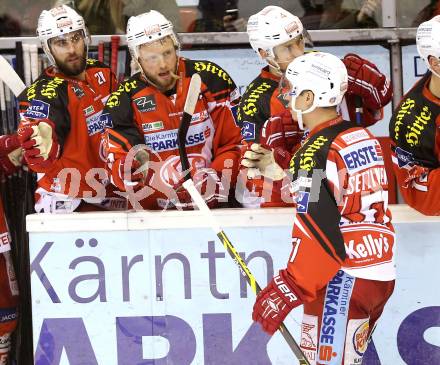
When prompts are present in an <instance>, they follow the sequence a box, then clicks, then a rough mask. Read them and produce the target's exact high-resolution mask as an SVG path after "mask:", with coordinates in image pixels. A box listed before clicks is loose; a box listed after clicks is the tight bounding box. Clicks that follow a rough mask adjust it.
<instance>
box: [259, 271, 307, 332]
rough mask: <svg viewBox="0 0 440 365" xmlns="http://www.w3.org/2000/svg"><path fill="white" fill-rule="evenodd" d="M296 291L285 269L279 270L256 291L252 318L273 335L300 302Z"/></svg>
mask: <svg viewBox="0 0 440 365" xmlns="http://www.w3.org/2000/svg"><path fill="white" fill-rule="evenodd" d="M298 292H299V290H298V289H297V288H296V285H295V284H294V283H293V279H292V278H291V277H290V274H289V273H288V272H287V270H280V272H279V274H278V275H277V276H275V277H274V278H273V279H272V280H271V281H270V283H269V284H268V285H267V286H266V287H265V288H264V289H263V290H262V291H260V293H258V295H257V299H256V300H255V304H254V309H253V311H252V319H253V320H254V321H256V322H258V323H260V324H261V326H262V327H263V330H264V331H265V332H267V333H268V334H270V335H273V334H274V333H275V332H276V331H277V329H278V328H279V327H280V325H281V323H282V322H283V321H284V319H285V318H286V317H287V315H288V314H289V312H290V311H291V310H292V309H293V308H295V307H298V306H299V305H301V304H302V300H301V299H300V296H299V295H298Z"/></svg>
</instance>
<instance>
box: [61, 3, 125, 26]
mask: <svg viewBox="0 0 440 365" xmlns="http://www.w3.org/2000/svg"><path fill="white" fill-rule="evenodd" d="M61 5H67V6H69V7H71V8H72V9H75V10H76V11H77V12H78V13H80V14H81V15H82V17H83V18H84V21H85V22H86V24H87V26H88V29H89V31H90V34H92V35H93V34H123V33H124V27H125V22H124V21H125V20H124V17H123V15H122V9H123V7H124V1H123V0H57V1H55V3H54V6H61Z"/></svg>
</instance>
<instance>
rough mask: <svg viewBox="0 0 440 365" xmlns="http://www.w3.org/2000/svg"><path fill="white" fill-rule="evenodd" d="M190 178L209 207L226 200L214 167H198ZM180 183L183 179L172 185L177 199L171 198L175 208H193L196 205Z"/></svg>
mask: <svg viewBox="0 0 440 365" xmlns="http://www.w3.org/2000/svg"><path fill="white" fill-rule="evenodd" d="M192 180H193V182H194V186H195V187H196V189H197V190H198V192H199V193H200V195H201V196H202V197H203V200H204V201H205V202H206V204H207V205H208V207H209V208H210V209H212V208H215V207H217V206H218V203H219V202H226V201H227V196H225V195H223V194H224V187H223V184H222V182H221V179H220V177H219V175H218V173H217V171H215V170H214V169H210V168H204V169H199V170H197V171H196V172H195V173H194V175H193V177H192ZM182 184H183V181H180V182H179V183H177V184H176V185H175V186H174V191H175V193H176V195H177V199H178V201H173V200H172V203H173V204H174V206H175V207H176V208H180V209H184V210H186V209H194V208H195V207H196V205H195V204H194V203H193V201H192V198H191V195H190V194H189V193H188V191H187V190H186V189H185V188H184V187H183V185H182Z"/></svg>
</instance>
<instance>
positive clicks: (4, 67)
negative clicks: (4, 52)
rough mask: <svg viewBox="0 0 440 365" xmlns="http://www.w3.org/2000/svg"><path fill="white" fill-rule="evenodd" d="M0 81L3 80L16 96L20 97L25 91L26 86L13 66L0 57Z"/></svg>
mask: <svg viewBox="0 0 440 365" xmlns="http://www.w3.org/2000/svg"><path fill="white" fill-rule="evenodd" d="M0 80H2V81H3V82H4V83H5V84H6V85H7V86H8V87H9V88H10V89H11V90H12V92H13V93H14V95H15V96H18V95H20V94H21V93H22V92H23V90H24V89H26V86H25V84H24V83H23V81H22V80H21V79H20V76H18V75H17V73H16V72H15V70H14V69H13V68H12V66H11V64H10V63H9V62H8V61H7V60H6V59H5V58H4V57H3V56H1V55H0Z"/></svg>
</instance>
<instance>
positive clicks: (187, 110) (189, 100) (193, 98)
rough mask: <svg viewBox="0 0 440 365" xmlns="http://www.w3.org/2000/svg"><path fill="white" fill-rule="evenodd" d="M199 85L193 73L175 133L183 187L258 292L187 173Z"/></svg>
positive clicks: (287, 337) (292, 344)
mask: <svg viewBox="0 0 440 365" xmlns="http://www.w3.org/2000/svg"><path fill="white" fill-rule="evenodd" d="M200 85H201V80H200V76H199V75H198V74H194V75H193V76H192V77H191V82H190V86H189V90H188V95H187V97H186V101H185V107H184V112H183V116H182V121H181V122H180V126H179V131H178V133H177V136H178V143H179V155H180V163H181V165H182V172H183V173H184V174H185V175H184V179H185V181H184V183H183V187H184V188H185V189H186V190H187V191H188V193H189V194H190V195H191V198H192V200H193V201H194V203H195V204H196V205H197V207H198V208H199V210H200V211H201V212H202V213H203V214H204V215H205V217H206V218H207V219H208V220H209V223H210V226H211V228H212V230H213V231H214V232H215V234H216V235H217V237H218V239H219V240H220V242H221V243H222V244H223V246H224V248H225V250H226V251H227V252H228V254H229V255H230V256H231V258H232V260H234V262H235V263H236V264H237V266H238V268H239V269H240V271H241V273H242V274H243V276H244V277H245V278H246V281H247V283H248V284H249V285H250V287H251V288H252V290H253V292H254V293H255V294H258V293H259V292H260V291H261V288H260V286H259V285H258V283H257V281H256V279H255V277H254V276H253V275H252V273H251V271H250V270H249V268H248V266H247V265H246V263H245V262H244V261H243V259H242V258H241V256H240V255H239V253H238V252H237V250H236V249H235V247H234V245H233V244H232V243H231V241H230V240H229V238H228V236H226V233H225V232H224V231H223V230H222V228H221V227H220V225H219V224H218V222H217V220H216V219H215V217H214V215H213V214H212V212H211V210H210V209H209V207H208V205H207V204H206V202H205V201H204V200H203V197H202V196H201V195H200V193H199V191H198V190H197V189H196V187H195V185H194V182H193V180H192V179H191V174H190V173H189V162H188V156H187V154H186V149H185V140H186V134H187V132H188V128H189V125H190V123H191V118H192V115H193V113H194V110H195V106H196V103H197V100H198V97H199V93H200ZM279 330H280V332H281V334H282V336H283V337H284V339H285V340H286V342H287V344H288V345H289V347H290V349H291V350H292V352H293V353H294V355H295V356H296V358H297V359H298V361H299V364H300V365H310V363H309V361H308V360H307V358H306V357H305V355H304V354H303V352H302V351H301V348H300V347H299V345H298V344H297V343H296V341H295V339H294V338H293V337H292V335H291V333H290V332H289V330H288V329H287V327H286V326H285V325H284V323H282V324H281V325H280V327H279Z"/></svg>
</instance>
